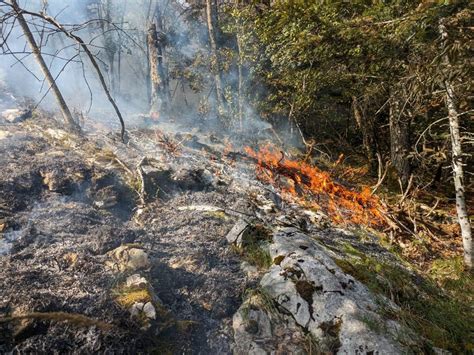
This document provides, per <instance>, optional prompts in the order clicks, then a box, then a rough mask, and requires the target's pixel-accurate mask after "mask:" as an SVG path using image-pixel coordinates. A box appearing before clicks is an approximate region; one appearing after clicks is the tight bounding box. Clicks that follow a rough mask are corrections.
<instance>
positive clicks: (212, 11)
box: [206, 0, 226, 115]
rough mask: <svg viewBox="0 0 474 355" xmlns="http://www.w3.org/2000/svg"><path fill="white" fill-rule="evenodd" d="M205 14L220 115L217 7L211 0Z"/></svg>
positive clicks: (221, 92) (221, 91)
mask: <svg viewBox="0 0 474 355" xmlns="http://www.w3.org/2000/svg"><path fill="white" fill-rule="evenodd" d="M206 15H207V28H208V31H209V43H210V45H211V57H212V62H211V70H212V72H213V74H214V85H215V88H216V98H217V108H218V112H219V114H220V115H222V114H225V111H226V109H225V98H224V89H223V86H222V78H221V72H220V70H221V69H220V68H221V66H220V60H219V51H218V46H217V33H216V31H217V30H216V27H217V20H216V16H217V9H216V8H215V6H214V4H213V0H206Z"/></svg>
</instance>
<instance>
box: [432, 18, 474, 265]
mask: <svg viewBox="0 0 474 355" xmlns="http://www.w3.org/2000/svg"><path fill="white" fill-rule="evenodd" d="M439 32H440V34H441V38H442V40H443V48H442V49H443V53H444V55H443V64H444V67H445V68H444V69H448V70H447V72H450V71H451V70H449V69H450V68H451V63H450V61H449V57H448V54H447V53H446V47H447V43H446V42H447V39H448V31H447V29H446V26H445V24H444V21H443V20H441V21H440V22H439ZM444 87H445V89H446V106H447V108H448V117H449V131H450V134H451V147H452V148H451V149H452V153H451V155H452V165H453V179H454V188H455V190H456V211H457V215H458V221H459V226H460V227H461V236H462V241H463V247H464V263H465V264H466V267H467V268H468V269H469V270H472V259H473V253H474V250H473V249H472V234H471V233H472V231H471V224H470V222H469V215H468V212H467V206H466V198H465V196H464V172H463V162H462V158H463V154H462V146H461V135H460V132H459V115H458V111H457V107H456V106H457V105H456V100H455V95H454V88H453V85H452V84H451V81H450V80H449V78H448V76H447V75H446V77H445V79H444Z"/></svg>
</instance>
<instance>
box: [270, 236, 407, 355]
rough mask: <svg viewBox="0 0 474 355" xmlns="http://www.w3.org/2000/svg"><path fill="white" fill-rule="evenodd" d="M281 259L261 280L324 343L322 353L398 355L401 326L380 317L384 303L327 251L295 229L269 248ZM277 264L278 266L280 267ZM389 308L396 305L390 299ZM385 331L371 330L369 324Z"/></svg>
mask: <svg viewBox="0 0 474 355" xmlns="http://www.w3.org/2000/svg"><path fill="white" fill-rule="evenodd" d="M270 254H271V256H272V258H273V260H278V263H276V264H274V265H273V266H272V267H271V268H270V269H269V270H268V272H267V273H266V274H265V275H264V276H263V278H262V280H261V287H262V288H263V290H265V292H266V293H267V294H268V295H269V296H270V297H271V298H272V299H273V300H275V301H276V302H277V303H278V304H279V306H280V307H282V308H283V309H284V310H286V311H287V312H288V313H289V314H290V315H291V316H292V318H294V320H295V321H296V322H297V323H298V325H300V326H301V327H303V328H304V329H306V330H307V331H309V332H310V333H311V334H312V336H314V337H315V338H316V339H318V340H319V344H320V346H321V349H320V350H321V351H332V352H335V353H338V354H355V353H370V352H372V353H374V354H377V353H378V354H398V353H400V352H403V346H402V345H400V344H399V343H398V342H397V340H396V334H395V333H396V332H395V331H393V332H391V331H390V330H391V329H392V330H394V329H395V328H396V327H393V326H392V325H390V324H388V322H387V321H385V320H384V319H382V317H381V316H379V314H378V313H377V310H378V309H379V305H378V304H379V303H377V302H378V301H380V300H376V299H375V297H374V296H373V295H372V294H371V293H370V292H369V290H368V289H367V288H366V287H365V286H364V285H363V284H361V283H360V282H358V281H356V280H355V279H354V278H353V277H352V276H350V275H346V274H344V273H343V271H342V270H341V269H340V268H339V267H338V266H337V265H336V263H335V262H334V261H333V260H332V259H331V257H330V256H329V254H328V251H327V250H326V249H325V248H324V247H323V246H322V245H320V244H319V243H317V242H316V241H314V240H313V239H311V238H310V237H309V236H307V235H305V234H302V233H300V232H298V231H297V230H296V229H294V228H286V229H283V230H281V231H279V232H277V233H276V234H275V235H274V237H273V243H272V244H271V245H270ZM277 264H278V265H277ZM386 303H387V305H388V306H391V305H390V303H389V302H388V300H386ZM367 319H370V320H371V321H373V322H374V323H375V324H380V329H383V330H384V331H381V332H376V331H374V330H373V329H371V328H370V327H369V326H368V324H367V321H364V320H367Z"/></svg>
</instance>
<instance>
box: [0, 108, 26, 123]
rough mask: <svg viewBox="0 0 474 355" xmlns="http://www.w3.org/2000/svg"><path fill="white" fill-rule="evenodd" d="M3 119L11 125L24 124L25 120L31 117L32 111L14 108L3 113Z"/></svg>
mask: <svg viewBox="0 0 474 355" xmlns="http://www.w3.org/2000/svg"><path fill="white" fill-rule="evenodd" d="M2 117H3V119H4V120H5V121H7V122H10V123H18V122H23V121H24V120H26V119H28V118H30V117H31V110H20V109H17V108H13V109H9V110H5V111H3V112H2Z"/></svg>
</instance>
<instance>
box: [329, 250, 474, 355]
mask: <svg viewBox="0 0 474 355" xmlns="http://www.w3.org/2000/svg"><path fill="white" fill-rule="evenodd" d="M350 254H351V255H352V257H349V258H348V259H337V260H336V263H337V264H338V265H339V267H341V269H343V270H344V271H345V272H347V273H349V274H351V275H352V276H354V277H355V278H356V279H357V280H359V281H360V282H362V283H364V284H365V285H366V286H367V287H368V288H369V289H370V290H371V291H372V292H374V293H376V294H382V295H384V296H386V297H387V298H389V299H391V300H392V301H393V302H395V303H396V304H397V305H398V306H399V307H400V308H399V309H398V310H393V309H386V310H384V314H383V315H384V316H385V318H388V319H393V320H396V321H398V322H400V323H401V324H402V325H405V326H407V327H408V328H410V329H412V330H414V331H415V332H416V333H417V334H419V335H420V336H421V337H423V339H424V340H425V341H424V344H422V349H423V351H424V352H426V351H428V352H431V351H432V348H433V347H438V348H442V349H445V350H449V351H452V352H454V353H464V352H468V351H472V350H474V347H473V338H472V330H473V329H472V328H473V323H472V295H473V294H474V293H473V291H474V283H473V280H472V275H469V274H467V273H466V272H464V271H463V269H462V267H460V266H459V265H461V266H462V261H461V260H458V259H454V260H443V261H440V262H439V263H438V264H437V265H438V268H435V267H433V268H432V270H431V272H430V275H427V276H421V275H419V274H416V273H412V272H410V271H408V270H406V269H404V268H402V267H401V266H398V265H394V264H390V263H388V262H384V261H379V260H376V259H375V258H372V257H368V256H365V255H363V254H362V253H360V252H355V251H352V252H350ZM439 264H442V265H439ZM447 266H448V267H447ZM449 268H451V271H450V272H446V270H449ZM439 270H443V272H439Z"/></svg>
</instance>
